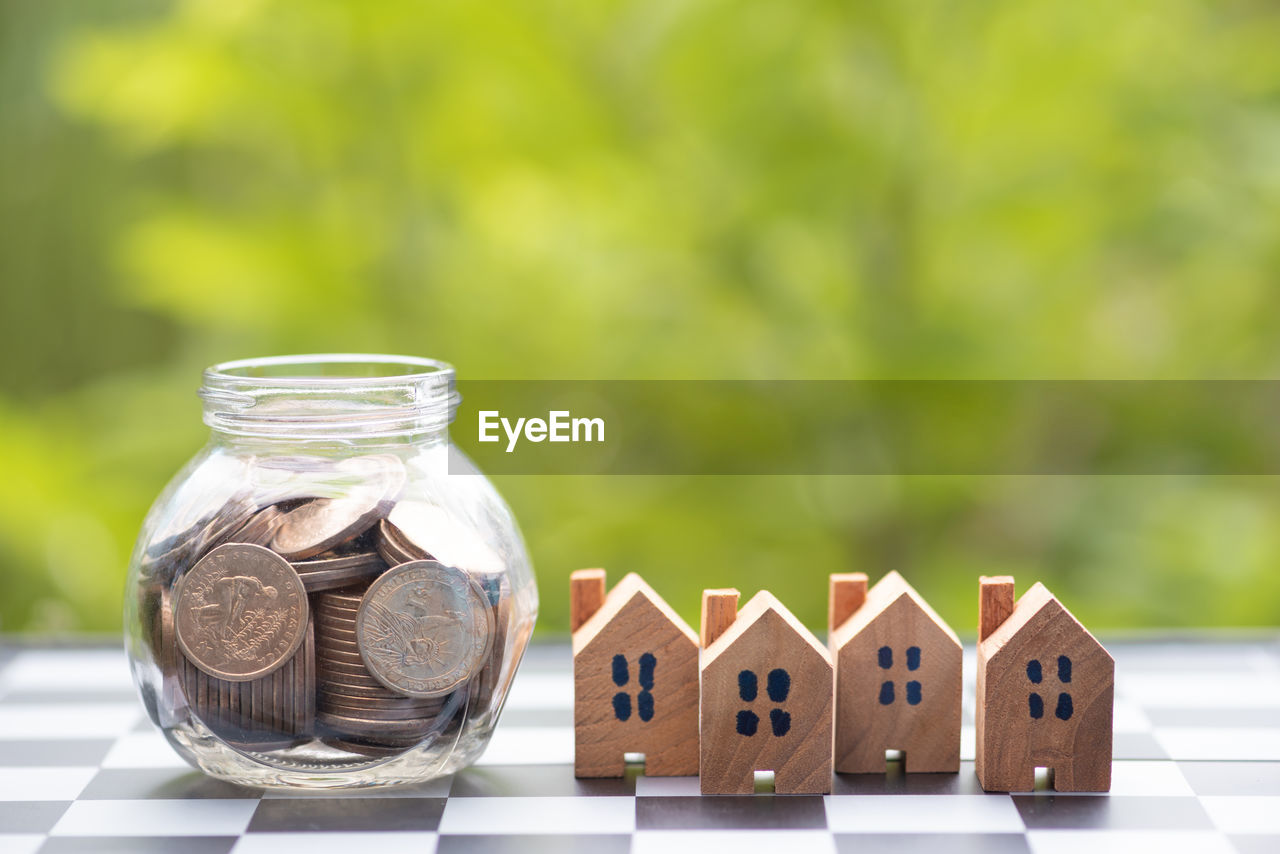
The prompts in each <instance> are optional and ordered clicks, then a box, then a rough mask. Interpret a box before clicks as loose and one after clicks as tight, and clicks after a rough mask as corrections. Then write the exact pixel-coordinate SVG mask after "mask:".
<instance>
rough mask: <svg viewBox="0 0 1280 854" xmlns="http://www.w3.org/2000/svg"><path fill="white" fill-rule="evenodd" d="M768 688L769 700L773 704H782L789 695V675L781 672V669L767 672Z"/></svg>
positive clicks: (783, 671)
mask: <svg viewBox="0 0 1280 854" xmlns="http://www.w3.org/2000/svg"><path fill="white" fill-rule="evenodd" d="M767 684H768V686H769V687H768V688H767V689H766V690H767V691H768V692H769V699H770V700H773V701H774V702H775V703H784V702H786V700H787V695H788V694H790V693H791V674H790V673H787V671H785V670H783V669H782V668H781V667H779V668H777V669H776V670H770V671H769V681H768V683H767Z"/></svg>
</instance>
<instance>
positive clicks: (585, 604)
mask: <svg viewBox="0 0 1280 854" xmlns="http://www.w3.org/2000/svg"><path fill="white" fill-rule="evenodd" d="M604 593H605V591H604V570H603V569H579V570H577V571H575V572H573V573H572V574H571V575H570V576H569V631H571V632H576V631H577V630H578V629H579V628H581V627H582V624H583V623H585V622H586V621H587V620H590V619H591V615H592V614H594V613H595V612H596V611H599V610H600V606H601V605H603V604H604Z"/></svg>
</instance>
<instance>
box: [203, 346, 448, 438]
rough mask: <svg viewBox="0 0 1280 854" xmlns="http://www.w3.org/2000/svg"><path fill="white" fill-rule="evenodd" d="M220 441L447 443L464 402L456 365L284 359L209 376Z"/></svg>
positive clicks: (207, 392) (207, 400)
mask: <svg viewBox="0 0 1280 854" xmlns="http://www.w3.org/2000/svg"><path fill="white" fill-rule="evenodd" d="M200 397H201V398H202V399H203V400H204V422H205V423H206V424H208V425H209V427H210V428H212V430H213V434H214V439H215V441H219V442H226V443H231V444H236V445H242V444H251V445H258V444H266V445H276V444H289V445H296V444H298V443H303V442H305V443H309V444H310V443H314V444H316V445H326V444H332V445H338V446H349V445H353V444H358V445H362V446H365V445H396V444H405V443H408V442H414V443H421V442H424V441H425V442H431V441H436V440H439V441H444V440H445V438H447V435H448V428H449V423H450V422H451V421H453V414H454V410H455V409H456V407H457V404H458V401H459V399H460V398H459V396H458V393H457V391H456V390H455V389H454V371H453V367H452V366H451V365H448V364H446V363H444V362H437V361H435V360H431V359H417V358H412V357H405V356H370V355H348V354H337V355H315V356H283V357H275V358H269V359H246V360H243V361H238V362H225V363H222V364H219V365H214V366H213V367H211V368H209V369H207V370H206V371H205V372H204V385H203V386H202V387H201V389H200Z"/></svg>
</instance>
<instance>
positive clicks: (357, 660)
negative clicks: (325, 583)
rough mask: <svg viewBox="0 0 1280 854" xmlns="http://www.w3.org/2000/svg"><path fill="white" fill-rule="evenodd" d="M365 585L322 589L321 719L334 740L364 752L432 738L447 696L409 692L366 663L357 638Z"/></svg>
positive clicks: (318, 607)
mask: <svg viewBox="0 0 1280 854" xmlns="http://www.w3.org/2000/svg"><path fill="white" fill-rule="evenodd" d="M362 598H363V591H362V590H341V591H333V592H326V593H318V594H316V596H315V597H314V598H313V600H312V601H313V603H314V607H315V614H316V621H317V625H318V626H319V627H320V632H319V641H318V643H317V646H316V668H317V670H318V674H319V676H318V681H317V684H316V688H317V690H318V691H319V697H318V700H317V706H316V709H317V711H316V720H317V722H318V723H319V724H320V725H321V726H322V727H323V728H324V729H325V730H326V733H327V735H328V736H329V737H328V739H327V740H328V741H329V742H330V743H336V744H337V745H338V746H343V747H346V748H348V749H351V750H355V751H357V752H361V753H381V752H384V751H387V750H390V751H395V750H403V749H405V748H406V747H411V746H413V745H414V744H417V743H418V742H420V741H422V740H423V739H424V738H426V737H428V736H429V735H430V734H431V732H432V728H433V726H434V724H435V719H436V716H437V715H438V714H439V713H440V711H441V710H442V709H443V708H444V707H445V704H446V701H447V699H448V698H447V697H431V698H425V699H424V698H418V697H409V696H406V695H404V694H402V693H400V692H397V691H394V690H391V689H389V688H388V687H386V686H385V685H384V684H383V683H382V682H380V681H379V680H377V679H376V678H374V676H373V674H372V673H370V672H369V670H368V668H367V667H366V666H365V663H364V658H363V657H362V656H361V654H360V645H359V643H358V641H357V640H356V619H357V615H358V613H359V610H360V603H361V601H362Z"/></svg>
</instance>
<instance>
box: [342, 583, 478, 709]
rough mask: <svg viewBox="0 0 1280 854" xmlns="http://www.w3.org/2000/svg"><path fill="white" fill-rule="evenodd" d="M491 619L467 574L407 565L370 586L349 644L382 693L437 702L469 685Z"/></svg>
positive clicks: (361, 605) (476, 588)
mask: <svg viewBox="0 0 1280 854" xmlns="http://www.w3.org/2000/svg"><path fill="white" fill-rule="evenodd" d="M492 619H493V618H492V615H491V613H490V608H489V604H488V602H487V600H486V598H485V595H484V592H483V591H482V590H481V589H480V588H479V587H478V586H477V585H476V583H475V582H474V581H473V580H472V578H471V576H470V575H468V574H467V573H466V572H463V571H462V570H460V569H457V568H455V567H452V566H445V565H443V564H440V563H437V562H435V561H429V560H423V561H413V562H411V563H404V564H401V565H400V566H397V567H395V568H393V569H390V570H388V571H387V572H385V573H383V574H382V575H380V576H379V577H378V579H377V580H376V581H374V582H373V584H371V585H370V586H369V589H368V591H366V592H365V595H364V598H363V601H362V602H361V604H360V612H359V614H358V615H357V617H356V639H357V641H358V643H359V645H360V653H361V655H362V656H363V657H364V662H365V665H366V666H367V667H368V669H369V672H370V673H372V674H373V676H374V678H376V679H377V680H378V681H379V682H381V683H382V684H383V685H385V686H386V687H387V688H389V689H391V690H392V691H397V692H399V693H401V694H406V695H408V696H411V697H436V696H440V695H442V694H448V693H450V692H451V691H453V690H454V689H455V688H457V687H458V685H460V684H462V683H463V682H465V681H467V680H468V679H470V678H471V676H472V674H473V673H474V672H475V671H476V668H477V667H479V666H480V664H481V662H483V660H484V657H485V655H486V654H487V653H488V651H489V645H490V641H491V636H492V633H493V631H492V625H491V624H492Z"/></svg>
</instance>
